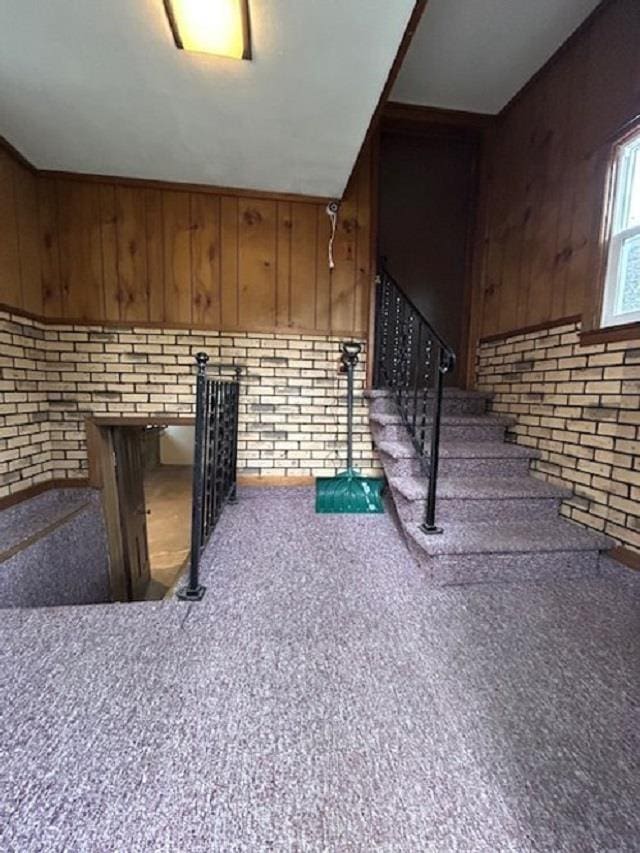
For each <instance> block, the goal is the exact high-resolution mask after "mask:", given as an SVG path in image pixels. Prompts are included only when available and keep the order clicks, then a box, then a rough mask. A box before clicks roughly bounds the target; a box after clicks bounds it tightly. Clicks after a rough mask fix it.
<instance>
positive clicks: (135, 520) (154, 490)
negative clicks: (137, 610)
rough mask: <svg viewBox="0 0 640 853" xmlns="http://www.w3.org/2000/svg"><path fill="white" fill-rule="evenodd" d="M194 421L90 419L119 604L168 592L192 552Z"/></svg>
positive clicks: (93, 463)
mask: <svg viewBox="0 0 640 853" xmlns="http://www.w3.org/2000/svg"><path fill="white" fill-rule="evenodd" d="M193 429H194V428H193V420H192V419H176V420H173V421H170V422H166V421H161V420H160V419H148V420H145V419H138V418H132V419H131V420H127V421H124V420H107V421H104V420H100V421H97V420H96V421H93V422H91V423H90V424H88V428H87V433H88V435H89V436H90V441H89V464H90V470H91V478H92V480H93V484H94V485H96V486H98V487H99V488H100V489H101V492H102V506H103V512H104V519H105V526H106V532H107V542H108V550H109V563H110V581H111V595H112V598H113V600H114V601H120V602H122V601H153V600H159V599H162V598H165V597H168V596H171V595H172V594H173V592H174V589H175V586H176V584H177V582H178V579H179V578H180V576H181V575H182V573H183V571H184V569H185V566H186V564H187V561H188V557H189V547H190V540H191V508H192V483H193V445H194V435H193Z"/></svg>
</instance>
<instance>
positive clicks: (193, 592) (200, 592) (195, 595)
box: [176, 584, 207, 601]
mask: <svg viewBox="0 0 640 853" xmlns="http://www.w3.org/2000/svg"><path fill="white" fill-rule="evenodd" d="M206 591H207V588H206V586H202V584H200V586H197V587H196V588H195V589H191V588H190V587H188V586H185V587H183V588H182V589H179V590H178V591H177V593H176V598H179V599H180V601H202V599H203V598H204V594H205V592H206Z"/></svg>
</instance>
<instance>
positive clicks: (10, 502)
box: [0, 477, 90, 510]
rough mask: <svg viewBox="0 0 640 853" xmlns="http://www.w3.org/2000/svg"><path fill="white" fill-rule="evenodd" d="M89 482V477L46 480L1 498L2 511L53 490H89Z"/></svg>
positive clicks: (0, 508) (0, 506)
mask: <svg viewBox="0 0 640 853" xmlns="http://www.w3.org/2000/svg"><path fill="white" fill-rule="evenodd" d="M89 485H90V484H89V480H88V478H87V477H73V478H72V477H69V478H68V479H67V478H65V477H59V478H57V479H53V480H45V481H44V482H42V483H36V484H35V485H34V486H27V488H26V489H22V490H21V491H19V492H14V493H13V494H12V495H7V496H6V497H4V498H0V510H3V509H8V508H9V507H12V506H16V504H20V503H22V502H23V501H28V500H30V499H31V498H35V497H37V496H38V495H41V494H43V493H44V492H49V491H51V490H52V489H87V488H89Z"/></svg>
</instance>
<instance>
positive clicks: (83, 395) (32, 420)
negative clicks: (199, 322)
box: [0, 312, 379, 498]
mask: <svg viewBox="0 0 640 853" xmlns="http://www.w3.org/2000/svg"><path fill="white" fill-rule="evenodd" d="M340 340H341V339H340V338H338V337H328V336H320V335H300V334H290V335H282V334H277V335H276V334H267V333H264V334H255V333H249V334H246V333H222V332H202V331H193V332H190V331H184V330H182V331H181V330H170V329H150V328H144V329H135V328H134V329H125V328H122V329H119V328H118V329H114V328H108V327H102V326H86V325H85V326H83V325H49V324H42V323H40V322H38V321H36V320H32V319H29V318H25V317H23V316H21V315H18V314H7V313H4V312H0V394H1V400H0V498H5V497H7V496H9V495H12V494H15V493H16V492H19V491H21V490H23V489H26V488H29V487H31V486H35V485H38V484H40V483H43V482H46V481H47V480H51V479H56V480H57V479H59V478H77V477H83V476H86V474H87V450H86V435H85V425H84V420H85V418H86V417H87V416H89V415H99V416H118V415H129V416H131V415H148V416H150V417H152V416H157V417H162V416H169V415H171V416H174V417H175V416H180V415H182V416H184V417H189V416H192V415H193V403H194V361H193V356H194V355H195V353H196V352H198V351H200V350H204V351H206V352H207V353H209V356H210V358H211V361H212V362H216V361H223V362H227V363H228V362H229V361H231V360H233V361H235V362H236V363H238V364H242V365H244V366H245V367H246V368H247V371H248V372H247V374H246V375H245V376H244V377H243V380H242V394H241V402H240V435H239V473H241V474H245V475H260V476H268V475H271V476H292V477H300V476H310V475H316V474H325V475H326V474H333V473H335V472H336V471H338V470H340V469H341V468H343V467H344V464H343V460H344V455H345V436H346V419H345V413H344V410H345V404H344V403H345V397H344V393H345V380H344V377H338V374H337V369H336V368H337V357H338V354H339V343H340ZM365 362H366V354H365V357H363V359H362V361H361V365H360V367H359V369H358V371H357V388H356V406H355V437H354V457H355V460H356V464H357V465H358V466H359V467H360V468H361V469H362V470H363V471H364V472H365V473H367V474H373V473H378V472H379V466H378V462H377V459H376V456H375V451H374V450H373V446H372V442H371V437H370V433H369V425H368V415H367V408H366V401H365V400H364V399H363V397H362V390H363V386H364V377H365Z"/></svg>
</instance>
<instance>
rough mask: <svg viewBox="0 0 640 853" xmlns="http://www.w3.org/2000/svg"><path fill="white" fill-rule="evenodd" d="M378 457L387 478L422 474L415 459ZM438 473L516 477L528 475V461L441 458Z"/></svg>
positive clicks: (523, 459) (446, 474)
mask: <svg viewBox="0 0 640 853" xmlns="http://www.w3.org/2000/svg"><path fill="white" fill-rule="evenodd" d="M380 457H381V459H382V464H383V465H384V470H385V472H386V474H387V476H388V477H408V476H412V477H416V476H421V475H422V474H423V470H422V468H421V466H420V463H419V462H418V460H417V459H393V458H392V457H391V456H387V455H386V454H385V453H381V454H380ZM438 471H439V473H440V474H441V475H442V476H443V477H446V476H449V475H451V474H469V475H472V474H473V475H476V476H477V475H485V476H492V475H495V476H496V477H500V476H501V477H516V476H523V475H526V474H528V473H529V460H528V459H527V458H526V457H525V458H522V459H447V458H446V457H444V456H441V457H440V464H439V466H438Z"/></svg>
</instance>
